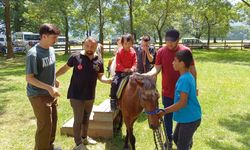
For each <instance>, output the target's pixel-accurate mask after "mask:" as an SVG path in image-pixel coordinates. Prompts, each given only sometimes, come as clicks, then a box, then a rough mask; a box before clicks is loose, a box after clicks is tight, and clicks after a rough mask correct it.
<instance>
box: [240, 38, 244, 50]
mask: <svg viewBox="0 0 250 150" xmlns="http://www.w3.org/2000/svg"><path fill="white" fill-rule="evenodd" d="M242 47H243V40H241V45H240V49H241V50H242Z"/></svg>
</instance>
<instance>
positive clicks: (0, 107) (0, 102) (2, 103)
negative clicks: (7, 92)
mask: <svg viewBox="0 0 250 150" xmlns="http://www.w3.org/2000/svg"><path fill="white" fill-rule="evenodd" d="M0 92H1V91H0ZM9 101H10V100H9V99H6V98H2V97H0V116H2V115H3V114H4V113H5V112H6V110H5V107H6V106H7V105H8V104H9ZM0 124H1V123H0Z"/></svg>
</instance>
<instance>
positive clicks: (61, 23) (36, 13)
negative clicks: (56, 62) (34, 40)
mask: <svg viewBox="0 0 250 150" xmlns="http://www.w3.org/2000/svg"><path fill="white" fill-rule="evenodd" d="M73 4H74V0H64V1H61V0H43V1H37V2H31V1H28V2H27V5H28V12H27V13H26V14H25V15H24V16H25V18H26V19H27V20H29V22H30V23H31V24H36V26H39V25H40V24H41V23H44V22H51V23H54V24H56V25H57V26H58V27H59V28H60V29H61V31H62V32H64V36H65V38H66V45H65V54H67V53H68V52H69V49H68V48H69V47H68V45H69V26H70V25H69V23H70V21H69V18H70V16H71V15H72V10H73V8H74V7H73Z"/></svg>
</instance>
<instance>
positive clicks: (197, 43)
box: [181, 38, 207, 48]
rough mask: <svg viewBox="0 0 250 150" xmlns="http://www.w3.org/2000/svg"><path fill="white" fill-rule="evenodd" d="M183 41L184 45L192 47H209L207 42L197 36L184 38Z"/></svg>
mask: <svg viewBox="0 0 250 150" xmlns="http://www.w3.org/2000/svg"><path fill="white" fill-rule="evenodd" d="M181 42H182V44H183V45H185V46H187V47H190V48H207V44H206V43H203V42H202V41H201V40H200V39H197V38H182V39H181Z"/></svg>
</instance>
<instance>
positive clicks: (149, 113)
mask: <svg viewBox="0 0 250 150" xmlns="http://www.w3.org/2000/svg"><path fill="white" fill-rule="evenodd" d="M160 111H163V112H166V111H165V110H164V109H159V108H157V109H155V110H153V111H146V110H144V113H146V114H147V115H156V114H158V113H159V112H160Z"/></svg>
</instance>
